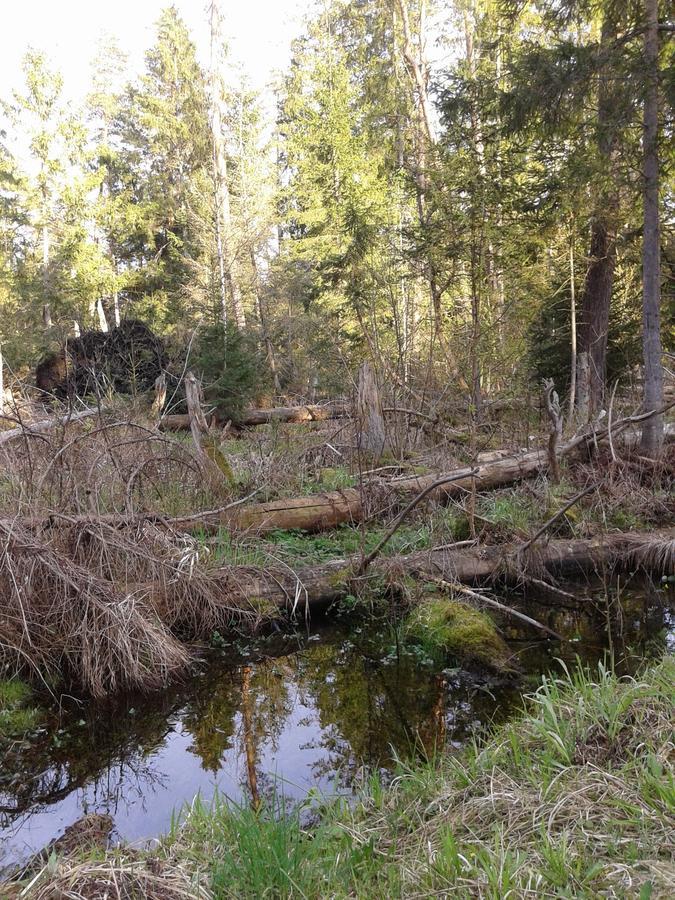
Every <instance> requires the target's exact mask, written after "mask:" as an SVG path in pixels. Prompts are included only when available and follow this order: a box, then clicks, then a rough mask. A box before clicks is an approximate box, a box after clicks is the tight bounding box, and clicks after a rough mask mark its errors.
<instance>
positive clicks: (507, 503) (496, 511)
mask: <svg viewBox="0 0 675 900" xmlns="http://www.w3.org/2000/svg"><path fill="white" fill-rule="evenodd" d="M478 513H479V514H480V515H481V516H482V517H484V518H485V519H487V520H488V522H489V523H490V525H491V527H492V528H493V530H494V531H496V532H497V533H498V534H500V535H501V536H502V537H504V539H505V540H512V539H513V538H514V536H515V535H521V536H522V535H525V534H527V533H528V532H529V531H530V530H531V528H532V526H533V525H534V524H536V523H537V522H538V521H539V519H540V518H541V509H540V507H539V506H538V505H537V504H536V502H535V500H534V499H532V498H531V497H529V496H527V495H523V494H521V493H518V492H517V491H507V492H499V493H495V494H492V495H489V496H487V497H483V498H481V500H480V502H479V503H478ZM481 524H483V523H481Z"/></svg>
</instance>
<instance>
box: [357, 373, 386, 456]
mask: <svg viewBox="0 0 675 900" xmlns="http://www.w3.org/2000/svg"><path fill="white" fill-rule="evenodd" d="M356 421H357V425H358V430H359V431H358V446H359V449H360V450H362V451H365V452H366V453H368V454H370V455H371V456H372V457H373V458H374V459H376V460H377V459H379V457H380V456H382V453H383V452H384V449H385V446H386V443H387V437H386V431H385V427H384V415H383V412H382V402H381V400H380V392H379V390H378V387H377V379H376V378H375V373H374V372H373V370H372V368H371V366H370V365H369V364H368V363H367V362H365V363H363V365H362V366H361V368H360V369H359V383H358V390H357V395H356Z"/></svg>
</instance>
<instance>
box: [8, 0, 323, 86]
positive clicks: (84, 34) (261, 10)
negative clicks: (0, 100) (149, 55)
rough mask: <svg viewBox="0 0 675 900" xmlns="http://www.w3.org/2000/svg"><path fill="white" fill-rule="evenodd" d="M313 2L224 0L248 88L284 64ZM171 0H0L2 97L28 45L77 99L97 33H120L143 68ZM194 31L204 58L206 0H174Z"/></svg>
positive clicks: (18, 77) (134, 64)
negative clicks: (157, 24)
mask: <svg viewBox="0 0 675 900" xmlns="http://www.w3.org/2000/svg"><path fill="white" fill-rule="evenodd" d="M310 3H311V0H221V8H222V9H223V12H224V16H225V24H224V32H225V36H226V37H227V39H228V41H229V45H230V51H231V54H232V56H233V57H234V59H235V60H239V61H241V63H242V65H243V67H244V70H245V71H246V72H247V74H248V76H249V79H250V83H251V86H252V87H254V88H257V89H262V88H263V87H264V86H265V84H267V83H268V82H269V80H270V79H271V77H272V74H273V72H274V70H275V69H283V68H285V66H286V64H287V62H288V60H289V58H290V42H291V40H292V39H293V37H295V36H296V35H297V34H299V33H300V30H301V22H302V16H303V14H304V13H305V12H306V11H307V10H308V9H309V8H310ZM169 4H170V0H0V7H1V8H2V28H1V29H0V97H9V96H11V92H12V90H13V89H16V88H20V87H21V84H22V73H21V60H22V57H23V54H24V53H25V52H26V49H27V47H28V46H32V47H33V48H35V49H38V50H43V51H44V52H46V54H47V55H48V57H49V59H50V61H51V63H52V66H53V67H54V68H56V69H57V70H59V71H60V72H61V74H62V75H63V79H64V96H65V98H66V99H68V100H71V101H75V102H77V101H80V100H82V99H83V98H84V96H85V95H86V93H87V91H88V89H89V84H90V65H91V61H92V58H93V56H94V55H95V52H96V45H97V42H98V40H99V37H100V36H101V35H102V34H106V33H107V34H110V35H112V36H114V37H115V38H116V39H117V42H118V44H119V46H120V48H121V49H122V50H123V51H125V52H126V53H127V54H128V55H129V63H130V67H131V69H132V71H141V69H142V67H143V56H144V53H145V51H146V49H147V48H148V47H149V46H150V45H151V44H152V43H153V41H154V23H155V22H156V21H157V18H158V16H159V13H160V11H161V10H162V8H163V7H165V6H168V5H169ZM174 5H175V6H176V7H177V8H178V10H179V11H180V13H181V15H182V17H183V18H184V19H185V21H186V22H187V25H188V27H189V29H190V31H191V33H192V36H193V39H194V40H195V42H196V44H197V48H198V52H199V56H200V59H201V60H202V62H204V63H206V62H207V61H208V17H207V11H206V7H207V0H174Z"/></svg>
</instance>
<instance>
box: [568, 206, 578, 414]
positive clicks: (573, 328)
mask: <svg viewBox="0 0 675 900" xmlns="http://www.w3.org/2000/svg"><path fill="white" fill-rule="evenodd" d="M570 351H571V359H570V399H569V416H568V418H569V420H570V421H571V420H572V417H573V415H574V406H575V403H576V394H577V298H576V288H575V281H574V220H573V221H572V227H571V229H570Z"/></svg>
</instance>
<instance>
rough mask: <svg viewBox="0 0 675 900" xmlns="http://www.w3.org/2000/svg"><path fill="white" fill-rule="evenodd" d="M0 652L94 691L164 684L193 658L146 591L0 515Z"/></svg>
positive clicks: (5, 658)
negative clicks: (125, 585)
mask: <svg viewBox="0 0 675 900" xmlns="http://www.w3.org/2000/svg"><path fill="white" fill-rule="evenodd" d="M0 654H1V655H0V659H2V661H3V662H5V663H10V664H11V665H13V666H14V667H15V668H20V667H23V666H28V667H29V668H31V669H33V670H34V671H36V672H37V673H39V674H40V675H41V676H42V677H45V676H58V675H59V674H61V673H62V672H64V671H65V672H67V673H68V674H70V675H71V676H74V677H75V678H76V679H77V681H78V682H80V683H81V685H82V686H83V687H84V688H85V689H86V690H88V691H89V692H91V693H92V694H93V695H94V696H103V695H105V694H106V693H109V692H111V691H114V690H118V689H123V688H144V689H149V688H154V687H160V686H161V685H162V684H164V683H166V682H167V681H168V680H169V678H171V677H172V676H174V675H175V674H176V673H177V672H179V671H180V670H182V669H183V668H184V667H185V666H186V665H187V663H188V661H189V659H190V654H189V652H188V651H187V650H186V648H185V647H183V646H182V645H181V644H180V643H179V642H178V641H177V640H176V638H174V637H173V636H172V634H171V633H170V631H169V630H168V629H167V628H166V626H165V625H164V624H163V623H162V622H161V621H160V620H159V618H158V616H157V614H156V613H155V611H154V610H153V609H152V607H151V606H149V605H148V604H147V603H146V602H145V601H144V598H143V597H142V596H141V595H138V594H134V593H132V592H125V591H123V590H120V589H119V588H118V587H117V586H115V585H114V584H113V583H112V582H110V581H107V580H105V579H104V578H101V577H100V576H97V575H96V574H94V573H93V572H92V571H91V570H89V569H88V568H85V567H84V566H82V565H81V564H79V563H78V562H77V561H76V560H74V559H73V558H72V557H69V556H67V555H66V554H65V553H63V552H62V551H59V549H57V548H56V547H54V546H52V545H50V544H48V543H44V542H41V541H37V540H36V539H35V537H34V536H33V535H32V534H31V533H30V532H27V531H26V530H25V529H23V528H21V527H20V526H18V525H17V524H15V523H12V522H8V521H6V520H4V521H0Z"/></svg>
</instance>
